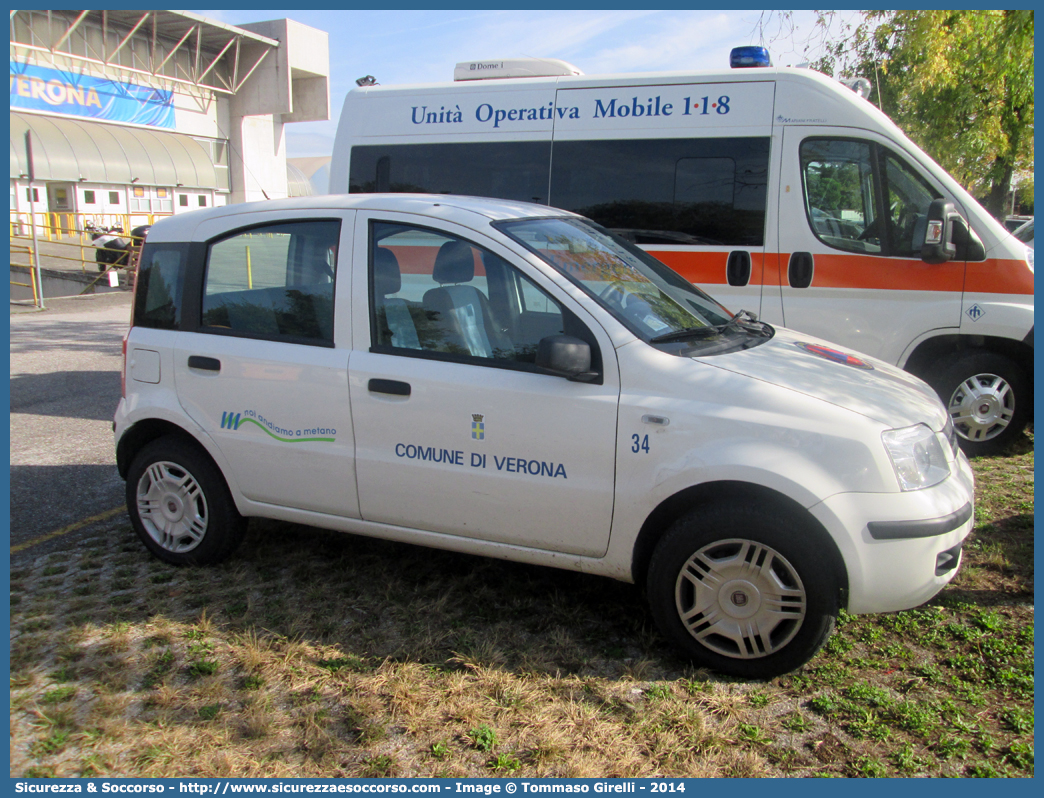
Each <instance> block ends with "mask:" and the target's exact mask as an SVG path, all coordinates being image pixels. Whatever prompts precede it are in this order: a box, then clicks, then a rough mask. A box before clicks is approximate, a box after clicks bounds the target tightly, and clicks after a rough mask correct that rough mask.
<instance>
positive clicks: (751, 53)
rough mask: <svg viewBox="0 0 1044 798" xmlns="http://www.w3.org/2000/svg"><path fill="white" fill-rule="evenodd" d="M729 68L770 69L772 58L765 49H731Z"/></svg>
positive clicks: (750, 47) (752, 47) (751, 47)
mask: <svg viewBox="0 0 1044 798" xmlns="http://www.w3.org/2000/svg"><path fill="white" fill-rule="evenodd" d="M729 66H731V67H732V68H733V69H742V68H745V67H770V66H772V58H771V57H770V56H769V51H768V49H767V48H765V47H754V46H749V47H733V48H732V52H731V53H730V54H729Z"/></svg>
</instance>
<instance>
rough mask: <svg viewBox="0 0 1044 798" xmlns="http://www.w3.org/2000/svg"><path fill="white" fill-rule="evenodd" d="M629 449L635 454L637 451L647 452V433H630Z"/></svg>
mask: <svg viewBox="0 0 1044 798" xmlns="http://www.w3.org/2000/svg"><path fill="white" fill-rule="evenodd" d="M631 451H632V452H634V453H635V454H638V452H645V453H646V454H648V453H649V436H648V435H632V436H631Z"/></svg>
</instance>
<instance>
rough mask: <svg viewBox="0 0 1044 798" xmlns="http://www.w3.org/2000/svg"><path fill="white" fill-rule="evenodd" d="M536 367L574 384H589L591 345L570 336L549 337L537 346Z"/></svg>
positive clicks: (592, 377) (595, 376) (593, 374)
mask: <svg viewBox="0 0 1044 798" xmlns="http://www.w3.org/2000/svg"><path fill="white" fill-rule="evenodd" d="M536 365H537V366H539V367H540V368H542V369H547V370H548V371H550V372H553V373H555V374H557V375H559V376H562V377H565V378H567V379H569V380H573V381H574V382H591V381H592V380H595V379H597V378H598V373H597V372H594V371H591V345H590V344H588V343H587V341H581V340H580V339H579V338H573V337H572V336H571V335H549V336H547V337H546V338H541V339H540V343H539V344H537V354H536Z"/></svg>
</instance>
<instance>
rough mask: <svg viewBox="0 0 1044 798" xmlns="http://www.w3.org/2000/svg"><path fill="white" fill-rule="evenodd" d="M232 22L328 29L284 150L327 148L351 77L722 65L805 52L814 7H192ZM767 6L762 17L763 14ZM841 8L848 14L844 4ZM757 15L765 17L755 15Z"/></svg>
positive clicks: (433, 78) (441, 77)
mask: <svg viewBox="0 0 1044 798" xmlns="http://www.w3.org/2000/svg"><path fill="white" fill-rule="evenodd" d="M195 13H197V14H202V15H203V16H206V17H210V18H212V19H216V20H218V21H220V22H225V23H227V24H230V25H236V24H238V23H244V22H257V21H260V20H266V19H281V18H283V17H289V18H290V19H294V20H297V21H298V22H301V23H303V24H305V25H311V26H312V27H314V28H319V29H321V30H325V31H327V32H328V33H329V34H330V117H331V118H330V121H329V122H310V123H299V124H293V125H287V128H286V141H287V155H288V156H289V157H296V156H306V155H329V154H330V151H331V149H332V147H333V137H334V132H335V131H336V129H337V118H338V116H339V115H340V113H341V105H342V104H343V103H344V97H345V94H347V93H348V91H349V90H350V89H352V88H354V86H355V79H356V78H359V77H362V76H363V75H374V76H375V77H376V78H377V81H378V83H381V84H383V85H389V84H401V83H429V82H441V81H450V80H452V79H453V67H454V65H455V64H456V63H457V62H458V61H469V60H477V59H493V58H519V57H526V56H529V57H540V58H561V59H563V60H565V61H568V62H569V63H571V64H573V65H575V66H577V67H578V68H579V69H580V70H582V71H583V72H584V73H586V74H588V75H593V74H600V73H606V72H659V71H676V70H703V69H721V68H724V67H727V65H728V58H729V51H730V50H731V49H732V48H733V47H737V46H739V45H744V44H765V45H766V46H768V47H769V49H770V51H771V52H772V56H773V63H774V64H780V65H784V66H786V65H797V64H798V63H801V62H803V61H805V60H806V56H805V55H804V53H803V49H804V46H805V44H806V43H807V42H808V40H809V37H810V36H811V34H812V32H813V22H814V15H813V13H812V12H808V11H803V12H794V14H795V16H794V22H795V24H796V29H795V30H793V31H791V30H790V28H789V26H782V27H781V25H780V18H779V16H778V13H775V14H773V15H772V16H771V17H768V16H767V15H769V14H770V13H771V12H761V11H712V10H695V11H685V10H671V11H627V10H608V11H595V10H577V11H543V10H533V11H482V10H477V9H467V10H460V11H418V10H411V11H362V10H345V11H337V10H326V11H292V10H275V9H268V10H261V11H246V10H235V11H206V10H201V11H196V12H195ZM763 14H764V15H766V16H765V17H763V16H762V15H763ZM849 16H852V15H851V14H849ZM759 21H762V22H763V23H765V22H767V24H762V25H759Z"/></svg>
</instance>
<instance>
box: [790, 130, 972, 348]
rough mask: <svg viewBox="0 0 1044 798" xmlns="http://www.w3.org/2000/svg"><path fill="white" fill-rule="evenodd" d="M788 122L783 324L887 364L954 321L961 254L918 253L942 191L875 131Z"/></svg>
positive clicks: (959, 290)
mask: <svg viewBox="0 0 1044 798" xmlns="http://www.w3.org/2000/svg"><path fill="white" fill-rule="evenodd" d="M859 134H860V135H858V136H854V135H853V131H851V130H849V129H830V128H806V127H801V128H796V127H788V128H786V129H785V131H784V135H783V166H782V174H783V179H782V180H781V181H780V205H779V220H780V221H779V242H780V255H779V259H780V261H779V269H780V280H781V291H782V297H783V317H784V324H785V325H786V326H787V327H790V328H792V329H795V330H799V331H801V332H805V333H808V334H810V335H814V336H818V337H821V338H825V339H827V340H828V341H835V342H837V343H839V344H842V345H844V346H847V347H851V348H853V349H856V350H858V351H860V352H865V353H867V354H869V355H874V356H876V357H880V358H882V359H884V360H887V361H889V362H892V363H896V362H898V360H899V358H900V356H901V355H902V353H903V351H904V350H905V349H906V347H907V345H908V344H909V343H910V342H912V341H913V340H915V339H916V338H917V337H918V336H920V335H922V334H923V333H925V332H928V331H929V330H934V329H943V328H956V327H958V326H959V324H960V311H961V295H962V292H963V290H964V265H965V264H964V262H963V261H951V262H949V263H943V264H938V265H931V264H927V263H925V262H924V261H922V260H921V257H920V248H921V244H922V243H923V240H924V230H925V224H926V214H927V211H928V206H929V205H930V203H931V201H932V200H933V199H935V198H937V197H940V196H942V193H941V191H940V190H939V189H938V188H937V187H936V186H935V185H934V184H933V183H932V181H931V180H929V179H928V178H927V177H926V176H925V175H924V174H923V173H922V171H921V170H920V169H918V168H916V167H915V166H913V165H912V163H911V159H908V158H906V157H904V156H903V155H902V154H901V153H900V151H899V150H898V148H896V147H895V146H894V145H893V144H891V143H890V142H888V141H887V140H886V139H884V138H882V137H876V136H873V135H872V134H869V133H865V134H863V132H862V131H859Z"/></svg>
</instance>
